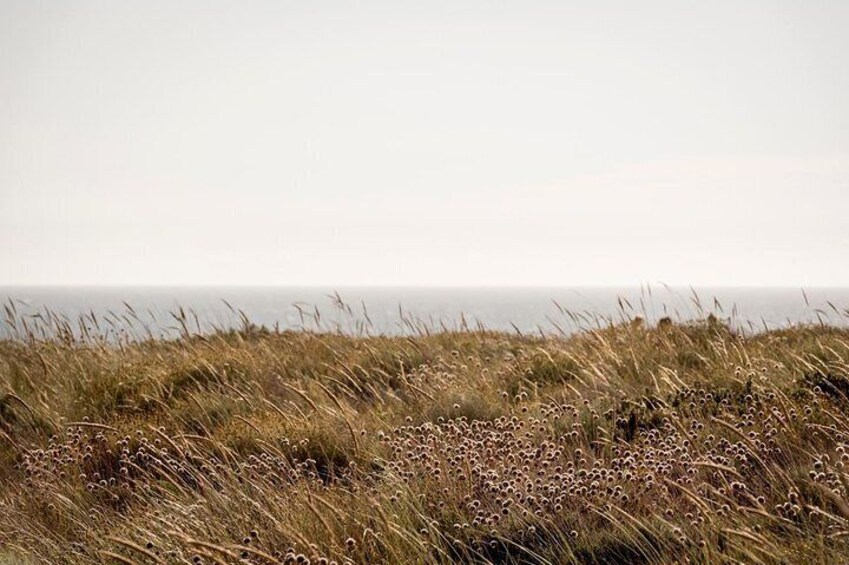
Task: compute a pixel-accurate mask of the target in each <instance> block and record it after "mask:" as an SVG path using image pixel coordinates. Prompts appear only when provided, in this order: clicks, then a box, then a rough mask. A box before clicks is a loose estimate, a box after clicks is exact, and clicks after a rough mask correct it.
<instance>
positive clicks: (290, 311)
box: [0, 286, 849, 339]
mask: <svg viewBox="0 0 849 565" xmlns="http://www.w3.org/2000/svg"><path fill="white" fill-rule="evenodd" d="M0 299H2V300H3V302H4V305H5V312H4V321H3V322H2V323H0V336H2V337H13V336H15V335H22V333H24V332H25V331H26V330H25V328H29V329H30V330H33V331H35V332H36V333H37V334H38V333H39V332H41V334H43V335H49V333H50V332H51V331H55V330H56V327H57V324H65V327H66V328H70V329H71V330H72V331H73V332H74V333H83V332H89V333H92V334H96V335H100V336H103V337H105V338H107V339H115V338H118V337H125V338H131V339H133V338H144V337H147V336H150V335H156V336H176V335H180V334H182V333H207V332H210V331H213V330H215V329H228V328H240V327H243V326H245V325H246V324H253V325H256V326H265V327H267V328H270V329H275V330H279V331H282V330H316V331H338V332H344V333H350V334H356V335H377V334H387V335H403V334H410V333H418V332H436V331H443V330H461V329H469V330H478V329H489V330H501V331H508V332H520V333H523V334H527V333H536V334H540V333H541V334H546V335H556V334H569V333H572V332H575V331H577V330H580V329H584V328H590V327H597V326H600V325H606V324H609V323H617V322H622V321H626V320H630V319H633V318H635V317H638V316H639V317H642V318H644V319H645V320H646V321H647V322H649V323H652V322H656V321H657V320H658V319H660V318H662V317H665V316H666V317H670V318H672V319H673V320H676V321H684V320H691V319H694V318H700V317H704V316H707V315H709V314H713V315H715V316H717V317H719V318H721V319H725V320H728V322H729V323H731V324H732V325H734V326H735V327H736V328H738V329H739V330H740V331H743V332H757V331H762V330H764V329H774V328H780V327H784V326H788V325H793V324H800V323H808V324H811V323H812V324H820V323H825V324H832V325H839V326H849V288H809V289H801V288H727V287H726V288H695V289H691V288H680V287H672V288H670V287H665V286H652V287H647V286H646V287H623V288H608V287H588V288H380V287H373V288H345V287H339V288H317V287H311V288H297V287H174V288H166V287H0Z"/></svg>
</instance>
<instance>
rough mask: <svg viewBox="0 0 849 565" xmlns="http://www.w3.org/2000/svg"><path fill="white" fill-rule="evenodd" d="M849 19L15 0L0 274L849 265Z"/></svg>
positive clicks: (606, 278) (524, 279)
mask: <svg viewBox="0 0 849 565" xmlns="http://www.w3.org/2000/svg"><path fill="white" fill-rule="evenodd" d="M847 29H849V2H846V1H845V0H840V1H835V2H818V1H811V0H798V1H796V2H754V1H748V2H747V1H739V0H738V1H734V2H716V1H711V2H695V1H693V2H688V1H674V2H632V1H620V2H599V1H588V2H568V1H559V2H528V1H520V2H497V1H487V2H465V1H460V0H452V1H449V2H444V3H443V2H436V1H426V2H424V1H422V2H404V1H399V0H393V1H387V2H369V1H363V2H314V1H309V2H303V1H299V2H280V1H278V2H243V1H238V2H235V1H234V2H211V1H206V0H205V1H197V2H182V1H174V0H168V1H163V2H156V1H149V0H146V1H139V2H129V1H128V2H82V1H80V2H59V1H53V2H36V1H34V0H22V1H20V2H10V1H6V0H0V284H33V283H35V284H68V283H75V284H85V283H96V284H126V283H130V284H132V283H135V284H198V283H200V284H328V285H339V286H341V285H356V284H412V285H454V284H458V285H476V284H484V285H503V284H506V285H522V284H530V285H573V284H636V283H639V282H653V283H654V282H657V281H662V282H666V283H670V284H697V285H698V284H724V285H736V284H776V285H849V33H847Z"/></svg>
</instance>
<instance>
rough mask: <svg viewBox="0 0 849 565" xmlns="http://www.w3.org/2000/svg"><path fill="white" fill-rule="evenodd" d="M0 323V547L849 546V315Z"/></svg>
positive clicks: (130, 553)
mask: <svg viewBox="0 0 849 565" xmlns="http://www.w3.org/2000/svg"><path fill="white" fill-rule="evenodd" d="M185 333H186V335H185V336H184V337H182V338H180V339H176V340H161V339H155V338H148V339H143V340H126V341H121V342H112V343H109V342H104V341H102V340H98V339H92V338H86V339H78V338H74V337H73V335H72V334H73V332H71V333H68V334H63V335H61V336H60V337H59V338H55V339H49V338H39V339H35V337H34V335H33V334H32V333H31V334H29V335H28V336H25V337H21V338H19V339H14V340H6V341H0V563H19V562H24V563H36V562H42V563H103V562H115V563H118V562H120V563H137V564H143V563H237V562H238V563H257V564H259V563H313V564H315V563H337V564H340V563H392V564H394V563H454V562H465V563H570V562H571V563H684V562H689V563H731V562H734V563H738V562H746V563H839V562H847V561H849V545H847V540H849V481H848V480H847V479H849V477H847V476H846V467H845V465H846V462H847V461H849V399H847V394H849V331H847V330H841V329H836V328H832V327H796V328H792V329H787V330H781V331H772V332H767V333H762V334H758V335H754V336H743V335H739V334H737V333H735V332H734V331H732V330H730V329H729V328H728V327H727V326H726V325H724V324H723V323H721V322H719V321H718V320H716V319H714V318H710V319H705V320H703V321H700V322H694V323H689V324H675V323H664V324H662V325H661V326H659V327H655V328H651V327H647V326H645V325H644V324H642V323H638V322H629V323H623V324H620V325H615V326H610V327H605V328H600V329H595V330H586V331H583V332H582V333H579V334H576V335H574V336H571V337H561V338H552V337H528V336H518V335H507V334H502V333H495V332H485V331H479V332H473V331H468V332H459V333H437V334H433V335H419V336H416V337H394V338H392V337H350V336H344V335H339V334H332V333H310V332H282V333H278V332H271V331H266V330H261V329H257V328H253V327H251V326H249V325H248V324H246V326H245V328H244V330H243V331H231V332H217V333H214V334H212V335H207V336H191V335H189V332H188V331H187V332H185Z"/></svg>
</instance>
